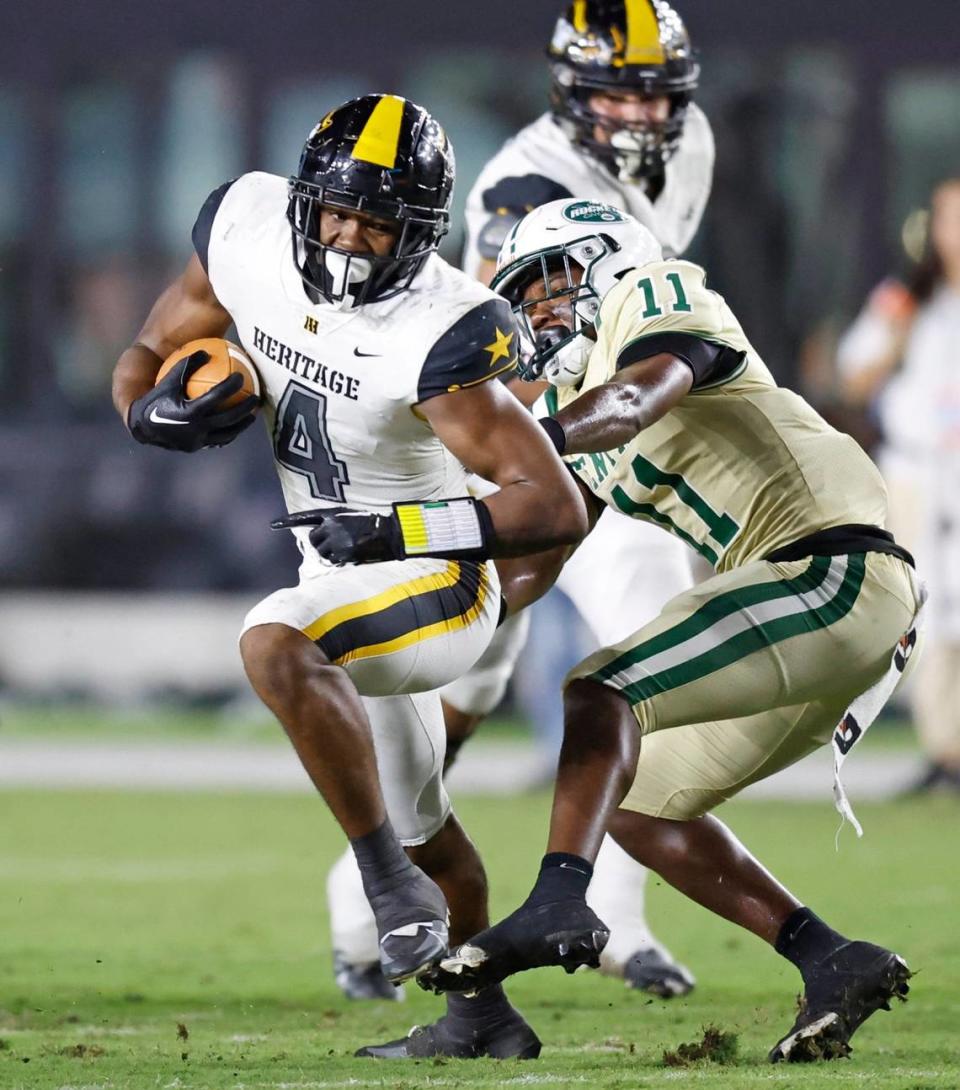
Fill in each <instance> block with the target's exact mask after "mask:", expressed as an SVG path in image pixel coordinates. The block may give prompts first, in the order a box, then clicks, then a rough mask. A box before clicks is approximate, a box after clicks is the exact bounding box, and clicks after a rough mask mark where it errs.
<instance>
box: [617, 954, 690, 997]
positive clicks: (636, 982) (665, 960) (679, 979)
mask: <svg viewBox="0 0 960 1090" xmlns="http://www.w3.org/2000/svg"><path fill="white" fill-rule="evenodd" d="M623 979H624V983H625V984H626V985H627V987H628V988H636V989H637V991H641V992H649V993H650V995H656V996H659V997H660V998H661V999H674V998H675V997H676V996H680V995H689V994H690V992H692V991H693V986H694V984H695V983H696V981H695V980H694V977H693V973H691V972H690V970H689V969H688V968H687V967H686V966H685V965H681V964H680V962H678V961H674V960H673V958H672V957H671V956H670V955H669V954H668V953H667V951H666V950H664V949H663V947H661V946H647V947H644V948H643V949H642V950H637V951H636V952H635V953H633V954H631V955H630V957H629V958H628V959H627V962H626V964H625V965H624V967H623Z"/></svg>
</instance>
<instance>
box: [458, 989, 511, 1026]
mask: <svg viewBox="0 0 960 1090" xmlns="http://www.w3.org/2000/svg"><path fill="white" fill-rule="evenodd" d="M513 1013H514V1010H513V1007H511V1006H510V1000H509V999H507V996H506V993H505V992H504V990H503V986H502V985H501V984H491V985H490V987H489V988H484V989H483V991H481V992H477V994H476V995H475V996H471V997H470V998H467V996H465V995H460V994H459V993H458V992H448V993H447V1017H448V1018H449V1019H450V1021H451V1022H453V1023H457V1024H461V1025H464V1026H465V1027H468V1028H470V1029H473V1028H475V1027H476V1026H477V1025H478V1024H489V1023H490V1022H495V1021H500V1020H502V1019H503V1018H504V1016H509V1015H512V1014H513Z"/></svg>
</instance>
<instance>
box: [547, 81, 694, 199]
mask: <svg viewBox="0 0 960 1090" xmlns="http://www.w3.org/2000/svg"><path fill="white" fill-rule="evenodd" d="M605 90H606V91H609V90H610V88H609V87H603V86H600V85H595V84H590V83H584V82H583V81H582V80H579V79H577V78H576V76H575V75H574V74H573V73H572V72H571V71H570V70H569V69H567V68H564V67H562V66H560V65H558V66H557V68H556V71H555V73H554V86H553V92H552V94H551V104H552V107H553V115H554V117H555V118H556V119H557V121H558V122H559V124H560V126H561V128H562V129H563V130H564V132H566V134H567V137H568V139H569V140H570V141H571V143H573V144H575V145H576V146H577V147H580V148H583V149H584V151H586V152H587V153H588V154H589V155H591V156H592V157H593V158H594V159H595V160H597V162H599V163H600V164H601V165H602V166H604V167H605V168H606V169H607V170H608V171H609V172H610V173H611V174H612V175H613V176H614V177H615V178H617V179H618V181H621V182H627V183H635V182H639V181H642V180H643V179H647V178H656V177H659V176H661V175H662V174H663V171H664V168H665V167H666V164H667V162H668V161H669V160H670V159H671V158H672V157H673V155H674V154H675V153H676V151H677V148H678V147H679V146H680V139H681V137H682V136H683V126H684V122H685V121H686V115H687V107H688V106H689V104H690V101H691V96H690V94H689V93H687V92H677V93H673V94H667V97H668V99H669V102H670V113H669V115H668V116H667V118H666V120H664V121H624V120H621V119H620V118H612V117H607V116H606V115H604V114H602V113H598V112H597V111H596V110H594V109H593V108H592V107H591V106H590V98H591V97H592V96H593V95H594V94H596V93H598V92H601V93H602V92H603V91H605ZM617 90H618V91H623V92H627V93H636V94H642V95H649V96H650V97H655V96H657V95H660V94H665V93H666V92H664V91H662V90H658V89H655V88H650V89H649V90H648V89H647V88H645V87H622V88H617ZM598 131H599V132H601V133H604V134H606V137H607V138H606V139H602V138H598Z"/></svg>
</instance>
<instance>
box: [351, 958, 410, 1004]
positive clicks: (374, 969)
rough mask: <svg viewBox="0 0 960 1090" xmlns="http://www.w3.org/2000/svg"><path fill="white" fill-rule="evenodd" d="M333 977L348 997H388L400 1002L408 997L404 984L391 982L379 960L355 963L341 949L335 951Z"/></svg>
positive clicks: (393, 1001)
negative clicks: (360, 963) (365, 963)
mask: <svg viewBox="0 0 960 1090" xmlns="http://www.w3.org/2000/svg"><path fill="white" fill-rule="evenodd" d="M333 977H334V980H335V981H336V982H337V987H338V988H339V989H340V991H341V992H343V994H344V995H345V996H346V997H347V999H386V1000H388V1001H389V1002H391V1003H399V1002H401V1001H402V1000H403V999H405V998H406V996H405V993H404V989H403V986H402V985H398V984H391V983H390V981H389V980H387V978H386V977H385V976H384V975H383V970H382V969H381V968H380V965H379V963H378V962H374V963H373V964H372V965H353V964H352V963H351V962H349V961H347V959H346V958H345V957H344V956H343V954H341V953H340V951H339V950H334V952H333Z"/></svg>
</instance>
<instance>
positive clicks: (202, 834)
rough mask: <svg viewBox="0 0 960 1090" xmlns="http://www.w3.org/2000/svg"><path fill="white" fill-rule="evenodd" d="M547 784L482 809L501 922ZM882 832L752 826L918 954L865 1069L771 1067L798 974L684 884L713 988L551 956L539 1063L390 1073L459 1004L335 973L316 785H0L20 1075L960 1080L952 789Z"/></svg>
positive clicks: (738, 815)
mask: <svg viewBox="0 0 960 1090" xmlns="http://www.w3.org/2000/svg"><path fill="white" fill-rule="evenodd" d="M546 807H547V798H546V796H544V795H535V796H526V797H522V798H517V799H513V800H507V801H504V800H497V801H495V802H484V801H483V800H482V799H470V800H466V801H465V802H464V804H463V805H462V806H461V807H460V812H461V815H462V817H463V819H464V821H465V823H466V824H467V826H468V827H469V828H470V829H471V831H472V832H473V833H474V835H475V837H476V839H477V841H478V842H479V844H480V847H481V849H482V850H483V852H484V854H485V857H486V859H487V863H488V867H489V870H490V875H491V884H492V887H493V892H494V911H495V913H499V914H502V912H503V911H505V910H506V909H508V908H511V907H513V906H514V905H515V904H516V903H517V902H518V901H519V900H520V899H521V898H522V897H523V895H524V894H525V893H526V890H527V889H528V888H529V885H530V882H531V880H532V876H533V871H534V868H535V864H536V860H537V859H538V857H539V854H540V851H541V845H542V841H543V835H544V829H545V823H546ZM858 815H859V816H860V818H861V819H862V820H863V823H864V825H865V827H866V837H865V838H864V840H863V841H860V842H857V841H856V839H855V838H854V836H853V834H852V833H851V832H850V831H849V829H848V830H847V831H845V833H844V835H843V837H842V839H841V846H840V851H839V854H838V853H837V852H836V851H835V849H834V832H835V829H836V818H835V815H834V814H833V812H832V810H831V809H830V808H829V807H828V806H826V805H823V806H815V807H806V806H799V805H785V804H780V805H774V804H760V803H752V804H751V803H744V804H740V805H737V806H731V807H728V810H727V817H728V818H729V820H730V822H731V824H732V825H733V826H734V828H735V829H736V830H737V831H738V832H739V833H740V835H741V836H743V837H744V839H746V840H747V842H748V843H750V844H751V846H752V847H754V848H755V849H756V850H757V851H758V853H759V854H761V856H762V857H763V858H764V859H765V860H766V861H767V862H768V863H769V864H770V865H771V866H772V867H773V868H775V869H776V871H777V872H778V874H779V875H780V876H781V877H782V878H783V879H784V880H785V881H787V883H788V884H790V885H792V886H793V887H794V888H795V890H796V891H797V892H798V894H799V895H801V896H802V897H803V898H804V899H805V900H807V901H808V902H809V903H810V904H812V905H813V906H814V907H815V908H817V909H818V910H819V911H820V912H821V914H823V915H825V916H827V917H828V919H829V920H830V921H831V922H832V923H833V924H834V925H835V926H837V927H838V928H840V929H842V930H845V931H847V932H850V933H853V934H856V935H860V936H864V937H869V938H871V939H874V940H876V941H878V942H882V943H884V944H887V945H891V946H894V947H896V948H897V949H898V950H900V951H902V952H903V953H904V954H905V955H906V957H907V958H908V960H909V961H910V963H911V965H912V966H913V967H914V968H915V969H916V970H918V973H917V976H916V979H915V981H914V988H913V991H912V992H911V998H910V1001H909V1002H908V1003H907V1004H906V1005H905V1006H899V1005H898V1006H897V1008H896V1009H895V1010H894V1012H893V1013H892V1014H882V1013H881V1014H878V1015H877V1016H876V1017H875V1018H874V1019H873V1020H872V1021H871V1022H869V1023H868V1024H867V1025H866V1026H865V1027H864V1029H863V1030H861V1032H860V1033H859V1034H858V1036H857V1037H856V1039H855V1041H854V1045H855V1051H854V1055H853V1057H852V1058H851V1059H849V1060H846V1061H841V1062H837V1063H835V1064H832V1065H829V1066H826V1067H818V1068H795V1067H785V1066H778V1067H770V1066H769V1065H767V1064H766V1063H765V1054H766V1051H767V1049H768V1048H769V1047H770V1046H771V1045H772V1044H773V1043H774V1041H775V1040H776V1039H777V1037H778V1035H779V1034H780V1033H781V1031H782V1030H784V1029H785V1028H786V1027H787V1026H788V1025H789V1023H790V1021H791V1014H792V1010H793V1004H794V999H795V995H796V991H797V987H798V982H799V978H798V977H797V975H796V973H795V971H794V970H793V968H792V967H791V966H789V965H788V964H787V963H785V962H782V961H781V959H779V958H778V957H777V956H776V955H775V954H773V953H772V952H771V951H769V950H768V949H767V948H766V947H764V946H763V945H762V944H761V943H760V942H759V941H757V940H756V939H754V938H752V937H751V936H748V935H745V934H741V933H739V932H737V931H736V930H735V929H734V928H732V927H731V926H729V925H727V924H724V923H723V922H721V921H719V920H716V919H714V918H712V917H710V916H708V915H707V914H706V913H704V912H703V911H702V910H699V909H697V908H696V907H694V906H692V905H690V904H688V903H687V902H684V901H683V900H682V899H681V898H680V897H678V896H677V895H676V894H674V893H673V891H671V890H668V889H665V888H662V887H654V888H652V889H651V892H650V897H649V899H650V913H651V917H652V919H653V922H654V924H655V926H656V927H657V929H658V931H659V932H660V934H661V935H662V936H663V938H664V939H665V940H666V941H667V942H668V943H669V944H670V946H671V947H672V948H673V950H674V951H675V953H676V954H677V955H678V956H680V957H682V958H683V960H684V961H686V962H687V963H688V964H689V965H690V966H691V967H693V969H694V971H695V972H696V974H697V976H698V978H699V986H698V988H697V989H696V991H695V992H694V993H693V995H692V996H690V997H689V998H688V999H683V1000H674V1001H672V1002H669V1003H663V1002H660V1001H653V1000H651V999H649V998H648V997H646V996H642V995H639V994H636V993H630V992H627V991H626V990H625V989H624V988H623V987H622V986H620V985H619V984H617V983H615V982H612V981H609V980H604V979H602V978H600V977H598V976H596V975H595V974H580V975H578V976H576V977H574V978H568V977H566V976H565V975H564V974H563V973H562V972H560V971H559V970H542V971H540V972H539V973H534V974H527V975H526V976H524V977H520V978H518V979H517V980H516V982H515V983H513V984H512V986H511V989H510V991H511V995H512V996H513V998H514V1000H515V1002H516V1003H517V1005H518V1006H519V1007H520V1008H521V1009H522V1010H523V1011H524V1013H525V1014H526V1016H527V1017H528V1019H529V1020H530V1021H531V1022H532V1023H533V1025H534V1026H535V1027H536V1028H537V1030H538V1031H539V1033H540V1036H541V1037H542V1039H543V1041H544V1051H543V1055H542V1056H541V1058H540V1060H539V1061H536V1062H532V1063H525V1064H521V1063H519V1062H505V1063H502V1064H497V1063H496V1062H493V1061H482V1062H463V1061H457V1062H431V1061H423V1062H419V1063H414V1064H410V1063H389V1064H386V1063H382V1062H377V1061H372V1060H356V1059H353V1058H352V1056H351V1052H352V1050H353V1049H354V1048H356V1047H357V1046H358V1045H360V1044H363V1043H367V1042H370V1041H376V1040H384V1039H387V1038H389V1037H393V1036H398V1035H400V1034H402V1033H404V1032H406V1030H407V1029H408V1028H409V1027H410V1025H412V1024H413V1023H415V1022H425V1021H429V1020H431V1019H432V1018H433V1017H435V1016H436V1015H437V1013H438V1012H439V1011H440V1009H441V1008H440V1004H441V1000H439V999H437V998H435V997H432V996H428V995H426V994H423V993H421V992H419V991H418V990H417V989H415V988H414V989H410V995H409V1000H408V1002H407V1003H405V1004H402V1005H401V1004H386V1003H384V1004H370V1005H365V1004H359V1005H358V1004H350V1005H348V1004H347V1003H346V1002H345V1001H342V1000H341V999H340V998H339V994H338V993H337V991H336V990H335V988H334V986H333V983H332V980H331V977H330V972H329V949H328V946H327V939H326V919H325V917H326V912H325V905H324V892H323V874H324V870H325V867H326V866H327V864H329V863H330V862H331V861H332V860H333V859H334V858H335V856H336V855H337V854H338V853H339V851H340V849H341V840H340V837H339V835H338V834H337V832H336V831H335V829H334V827H333V823H332V822H331V820H330V819H329V818H328V816H327V815H326V813H325V811H324V809H323V807H322V805H321V804H320V803H319V802H316V801H314V800H313V799H311V798H309V797H307V796H297V797H293V796H289V797H287V796H259V795H258V796H253V795H251V796H241V795H198V794H192V795H184V796H178V795H162V794H157V795H145V796H141V795H135V794H121V793H66V792H64V793H56V792H49V793H40V792H27V791H6V792H3V793H0V829H2V830H3V841H2V847H0V890H2V895H0V1087H3V1088H5V1090H18V1088H21V1087H22V1088H25V1090H26V1088H29V1090H46V1088H50V1087H72V1088H79V1087H88V1088H91V1090H92V1088H94V1087H96V1088H104V1090H106V1088H123V1090H127V1088H140V1087H163V1088H167V1087H176V1088H183V1090H187V1088H198V1090H199V1088H206V1087H210V1088H214V1087H217V1088H219V1087H250V1088H254V1087H256V1088H261V1087H262V1088H281V1087H285V1088H290V1090H294V1088H301V1090H309V1088H318V1090H319V1088H326V1087H330V1088H333V1087H381V1086H383V1087H398V1088H399V1087H406V1088H414V1087H458V1086H464V1087H467V1086H475V1087H491V1086H513V1085H516V1086H526V1085H532V1086H538V1087H562V1086H588V1087H598V1088H613V1087H622V1088H628V1087H629V1088H634V1087H654V1086H676V1085H688V1084H689V1085H693V1086H697V1087H703V1088H704V1090H709V1088H712V1087H721V1086H722V1087H725V1088H733V1090H740V1088H751V1087H761V1086H763V1087H768V1086H774V1087H784V1088H786V1087H791V1088H793V1087H796V1088H807V1087H811V1088H812V1087H823V1086H831V1087H833V1086H837V1087H846V1086H858V1087H859V1086H862V1085H869V1086H871V1087H883V1088H897V1090H921V1088H923V1090H926V1088H933V1087H936V1088H945V1087H960V1041H958V1029H960V950H958V945H960V941H958V940H960V929H958V926H957V924H958V913H957V905H958V901H960V872H958V867H957V863H956V858H957V856H956V847H955V829H956V827H957V824H958V819H960V806H958V805H957V804H956V803H955V802H951V801H950V800H943V799H941V800H937V799H934V800H930V801H927V802H923V803H909V804H889V805H886V806H872V807H871V806H869V805H860V806H858ZM711 1023H712V1024H715V1025H717V1026H719V1027H720V1028H722V1029H724V1030H727V1031H732V1032H735V1033H737V1034H738V1035H739V1055H738V1058H737V1059H736V1061H735V1063H733V1064H732V1065H726V1066H720V1065H718V1064H715V1063H709V1062H703V1063H701V1064H699V1065H697V1066H695V1067H691V1068H687V1069H676V1068H670V1067H666V1066H664V1064H663V1052H664V1050H665V1049H673V1048H675V1047H676V1046H677V1045H678V1044H680V1043H681V1042H685V1041H691V1040H694V1039H697V1038H699V1037H700V1036H701V1034H702V1030H703V1027H704V1026H706V1025H708V1024H711Z"/></svg>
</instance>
